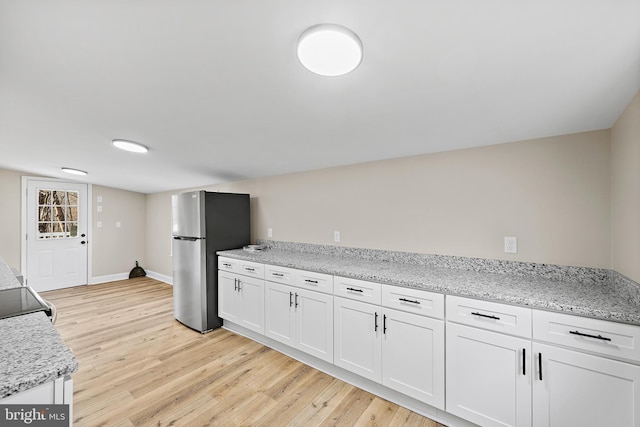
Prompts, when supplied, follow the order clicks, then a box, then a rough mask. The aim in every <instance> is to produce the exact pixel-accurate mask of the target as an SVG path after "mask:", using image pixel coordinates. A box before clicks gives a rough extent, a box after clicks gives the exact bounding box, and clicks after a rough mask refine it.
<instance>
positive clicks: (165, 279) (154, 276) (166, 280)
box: [147, 270, 173, 286]
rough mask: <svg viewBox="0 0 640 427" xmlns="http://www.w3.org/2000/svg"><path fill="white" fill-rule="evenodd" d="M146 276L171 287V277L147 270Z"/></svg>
mask: <svg viewBox="0 0 640 427" xmlns="http://www.w3.org/2000/svg"><path fill="white" fill-rule="evenodd" d="M147 276H149V277H151V278H152V279H156V280H159V281H161V282H164V283H166V284H169V285H172V286H173V277H171V276H167V275H166V274H160V273H156V272H155V271H149V270H147Z"/></svg>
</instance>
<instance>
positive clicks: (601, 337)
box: [569, 331, 611, 341]
mask: <svg viewBox="0 0 640 427" xmlns="http://www.w3.org/2000/svg"><path fill="white" fill-rule="evenodd" d="M569 333H570V334H573V335H578V336H581V337H588V338H595V339H597V340H602V341H611V338H607V337H603V336H602V335H589V334H583V333H582V332H580V331H569Z"/></svg>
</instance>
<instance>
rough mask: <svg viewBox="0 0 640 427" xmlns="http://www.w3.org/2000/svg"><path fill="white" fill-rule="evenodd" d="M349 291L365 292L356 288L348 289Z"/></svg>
mask: <svg viewBox="0 0 640 427" xmlns="http://www.w3.org/2000/svg"><path fill="white" fill-rule="evenodd" d="M347 290H348V291H353V292H364V291H363V290H362V289H356V288H347Z"/></svg>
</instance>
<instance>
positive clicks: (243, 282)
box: [238, 276, 264, 334]
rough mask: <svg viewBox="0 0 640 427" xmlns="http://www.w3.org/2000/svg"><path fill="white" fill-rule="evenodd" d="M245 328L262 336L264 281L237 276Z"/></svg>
mask: <svg viewBox="0 0 640 427" xmlns="http://www.w3.org/2000/svg"><path fill="white" fill-rule="evenodd" d="M238 286H239V287H240V292H239V293H240V295H241V304H242V309H241V311H242V319H241V321H240V324H241V325H242V326H244V327H245V328H248V329H251V330H253V331H256V332H259V333H261V334H264V280H261V279H255V278H253V277H243V276H238Z"/></svg>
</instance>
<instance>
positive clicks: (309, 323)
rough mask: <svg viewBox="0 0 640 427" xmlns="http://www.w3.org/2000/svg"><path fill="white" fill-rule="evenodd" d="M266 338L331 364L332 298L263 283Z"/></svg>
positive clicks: (289, 287)
mask: <svg viewBox="0 0 640 427" xmlns="http://www.w3.org/2000/svg"><path fill="white" fill-rule="evenodd" d="M265 316H266V320H265V335H266V336H268V337H270V338H273V339H274V340H277V341H280V342H282V343H284V344H287V345H289V346H291V347H295V348H297V349H299V350H301V351H304V352H305V353H308V354H311V355H313V356H315V357H317V358H319V359H322V360H324V361H327V362H330V363H331V362H333V296H332V295H327V294H324V293H321V292H315V291H310V290H307V289H300V288H297V287H293V286H289V285H283V284H280V283H273V282H266V286H265Z"/></svg>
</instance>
